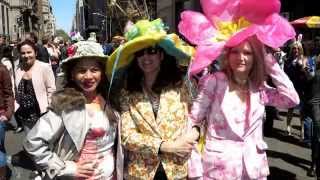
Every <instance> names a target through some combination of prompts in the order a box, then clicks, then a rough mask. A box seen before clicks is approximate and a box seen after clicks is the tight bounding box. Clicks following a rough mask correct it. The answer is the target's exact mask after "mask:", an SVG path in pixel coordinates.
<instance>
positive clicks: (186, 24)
mask: <svg viewBox="0 0 320 180" xmlns="http://www.w3.org/2000/svg"><path fill="white" fill-rule="evenodd" d="M178 28H179V32H180V33H181V34H182V35H183V36H185V37H186V38H187V39H188V40H189V41H190V42H191V43H193V44H196V45H210V44H212V42H211V41H210V39H212V37H213V36H214V34H216V30H215V29H214V27H213V25H212V24H211V22H210V21H208V19H207V18H206V17H205V16H204V15H203V14H201V13H198V12H193V11H184V12H182V13H181V21H180V23H179V25H178Z"/></svg>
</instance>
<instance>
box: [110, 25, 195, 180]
mask: <svg viewBox="0 0 320 180" xmlns="http://www.w3.org/2000/svg"><path fill="white" fill-rule="evenodd" d="M155 21H157V20H155ZM155 21H151V22H150V21H146V20H142V21H138V22H137V23H136V24H135V25H134V27H132V29H133V30H138V31H140V32H142V34H140V35H139V36H136V37H135V38H133V39H132V40H129V41H128V42H127V43H125V44H124V45H123V46H122V47H119V48H118V49H117V50H116V51H115V52H114V53H113V54H112V55H111V57H110V60H111V62H112V61H113V60H114V59H113V58H115V57H117V55H118V57H120V58H119V59H118V63H119V65H123V64H124V63H125V62H127V64H126V66H123V67H125V70H126V71H125V74H126V77H125V80H126V86H125V88H124V89H123V90H122V92H121V98H120V103H121V141H122V145H123V147H124V149H125V150H126V153H127V154H126V156H127V157H128V158H127V160H125V162H126V163H127V167H126V168H125V170H124V171H125V173H126V175H125V177H127V179H146V180H152V179H186V177H187V160H188V158H189V157H190V153H191V150H192V147H193V144H194V143H195V142H196V138H195V136H194V137H193V135H192V133H189V134H187V116H188V104H189V93H188V90H187V88H186V86H185V81H184V76H185V73H183V72H182V71H181V70H180V69H181V68H179V56H178V52H180V53H183V55H184V57H186V58H188V59H190V56H188V54H187V53H184V52H183V51H182V50H179V49H178V48H177V47H176V46H175V44H174V43H173V41H172V40H168V38H165V37H166V36H162V35H159V33H161V32H154V31H153V32H150V31H149V32H148V30H154V29H156V28H153V27H159V26H158V25H160V24H161V23H162V22H159V20H158V23H159V24H156V25H155V24H153V23H155ZM141 24H144V25H145V26H143V27H146V26H147V27H148V26H149V29H147V31H143V30H142V29H141V28H142V27H141V26H140V25H141ZM143 32H147V33H145V34H143ZM130 33H131V31H130V29H129V32H128V33H127V35H130ZM158 35H159V36H158ZM157 37H158V38H157ZM175 37H177V36H175ZM127 38H128V36H127ZM178 40H179V41H181V40H180V39H178ZM164 41H167V43H163V42H164ZM181 43H182V41H181ZM163 44H171V46H170V47H167V46H163ZM141 46H143V47H141ZM168 49H170V50H173V51H175V52H174V53H172V51H171V52H169V51H168ZM121 50H122V51H121ZM129 52H130V53H129ZM126 53H127V55H128V56H126ZM169 53H171V54H169ZM119 54H120V55H119ZM128 59H132V60H128ZM113 62H114V63H116V60H114V61H113ZM114 65H115V64H113V65H112V66H111V67H114Z"/></svg>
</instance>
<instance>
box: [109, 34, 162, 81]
mask: <svg viewBox="0 0 320 180" xmlns="http://www.w3.org/2000/svg"><path fill="white" fill-rule="evenodd" d="M165 37H166V34H163V33H159V34H156V33H155V34H152V35H144V36H141V37H137V38H135V39H133V40H131V41H129V42H126V43H125V44H123V45H121V46H122V47H121V46H120V47H118V48H117V49H116V50H115V51H114V52H113V53H112V54H111V55H110V57H109V60H108V62H107V64H106V71H107V76H108V77H111V75H112V70H113V69H119V68H122V67H125V66H127V65H128V64H130V63H131V61H132V60H133V58H134V53H135V52H138V51H139V50H141V49H144V48H147V47H150V46H154V45H155V44H157V43H158V42H159V41H160V40H161V39H163V38H165ZM117 56H119V58H118V62H117V63H115V61H116V59H117ZM114 65H116V66H117V67H113V66H114Z"/></svg>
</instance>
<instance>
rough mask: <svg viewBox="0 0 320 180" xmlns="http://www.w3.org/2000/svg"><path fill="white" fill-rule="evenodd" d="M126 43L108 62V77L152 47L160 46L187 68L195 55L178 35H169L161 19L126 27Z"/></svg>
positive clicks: (190, 47)
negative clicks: (142, 51)
mask: <svg viewBox="0 0 320 180" xmlns="http://www.w3.org/2000/svg"><path fill="white" fill-rule="evenodd" d="M126 29H127V32H126V33H125V38H126V40H127V42H126V43H124V44H122V45H120V46H119V47H118V48H117V49H116V50H115V51H114V52H113V53H112V54H111V55H110V58H109V60H108V62H107V67H106V69H107V76H108V77H109V78H111V79H112V77H111V76H113V74H114V73H115V72H116V71H117V70H118V69H120V68H124V67H126V66H127V65H129V64H130V62H131V61H132V60H133V59H134V53H135V52H138V51H140V50H142V49H144V48H147V47H150V46H155V45H157V46H159V47H161V48H162V49H163V50H164V51H165V52H166V53H167V54H169V55H171V56H174V57H175V58H176V59H177V60H178V62H179V64H180V65H185V66H187V65H188V64H189V60H190V59H191V56H192V55H193V53H194V48H193V47H192V46H189V45H188V44H186V43H185V42H184V41H183V40H181V39H180V38H179V37H178V36H177V35H176V34H167V27H166V26H165V25H164V23H163V22H162V20H161V19H156V20H153V21H149V20H140V21H137V22H136V23H135V24H133V23H132V24H131V25H130V26H129V27H126Z"/></svg>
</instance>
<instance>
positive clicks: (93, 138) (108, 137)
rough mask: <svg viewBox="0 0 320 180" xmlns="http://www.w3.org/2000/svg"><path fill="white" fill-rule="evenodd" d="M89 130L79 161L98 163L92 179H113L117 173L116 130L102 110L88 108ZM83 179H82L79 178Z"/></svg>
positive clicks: (89, 179)
mask: <svg viewBox="0 0 320 180" xmlns="http://www.w3.org/2000/svg"><path fill="white" fill-rule="evenodd" d="M86 111H87V115H86V118H87V122H88V125H89V130H88V133H87V136H86V139H85V142H84V145H83V147H82V150H81V152H80V156H79V159H78V161H82V160H92V161H96V162H97V167H96V170H95V174H94V175H93V176H92V177H91V178H87V179H88V180H91V179H103V180H108V179H113V178H114V171H115V153H114V150H113V149H114V141H115V136H116V129H115V127H113V126H112V125H111V124H110V123H109V120H108V118H107V117H106V115H105V113H104V112H103V111H102V110H92V109H91V108H86ZM79 179H81V178H79Z"/></svg>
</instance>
